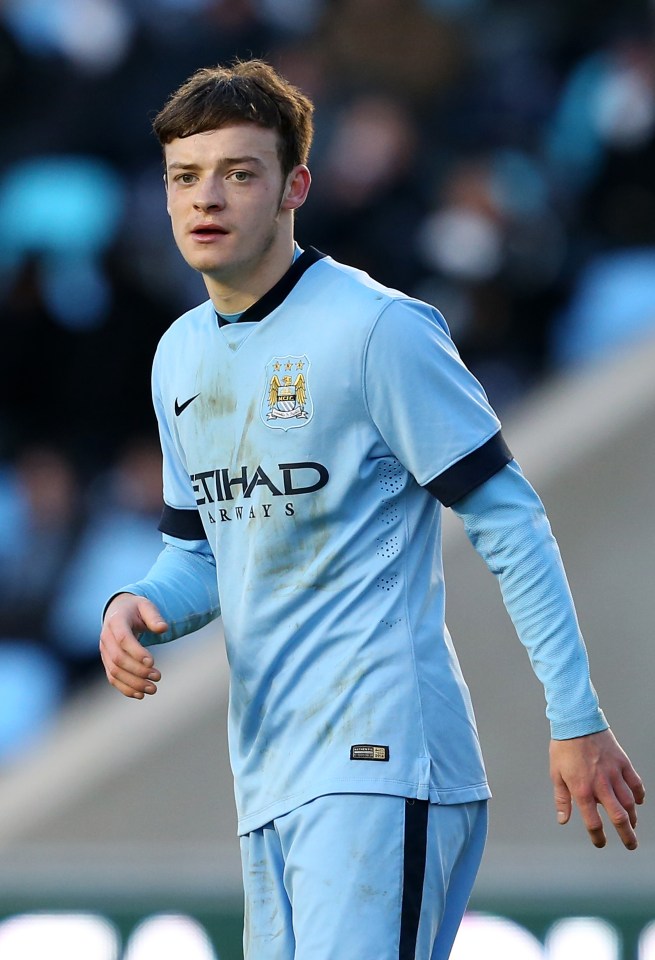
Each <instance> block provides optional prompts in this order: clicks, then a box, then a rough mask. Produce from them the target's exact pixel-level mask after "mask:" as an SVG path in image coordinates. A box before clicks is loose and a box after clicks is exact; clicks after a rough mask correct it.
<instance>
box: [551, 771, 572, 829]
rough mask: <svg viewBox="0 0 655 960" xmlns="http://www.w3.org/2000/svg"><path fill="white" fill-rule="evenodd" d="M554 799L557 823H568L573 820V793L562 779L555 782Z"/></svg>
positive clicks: (559, 778)
mask: <svg viewBox="0 0 655 960" xmlns="http://www.w3.org/2000/svg"><path fill="white" fill-rule="evenodd" d="M554 797H555V811H556V813H557V822H558V823H561V824H565V823H568V822H569V820H570V819H571V793H570V791H569V788H568V787H567V786H566V784H565V783H564V781H563V780H562V778H561V777H557V779H556V780H555V781H554Z"/></svg>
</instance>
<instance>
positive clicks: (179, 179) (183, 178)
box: [173, 173, 196, 185]
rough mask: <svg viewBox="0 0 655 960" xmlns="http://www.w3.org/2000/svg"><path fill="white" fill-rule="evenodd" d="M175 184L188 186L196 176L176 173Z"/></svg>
mask: <svg viewBox="0 0 655 960" xmlns="http://www.w3.org/2000/svg"><path fill="white" fill-rule="evenodd" d="M173 179H174V180H175V183H182V184H185V185H186V184H189V183H194V182H195V180H196V175H195V174H194V173H178V174H177V175H176V176H175V177H174V178H173Z"/></svg>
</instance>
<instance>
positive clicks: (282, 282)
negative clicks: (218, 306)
mask: <svg viewBox="0 0 655 960" xmlns="http://www.w3.org/2000/svg"><path fill="white" fill-rule="evenodd" d="M324 256H325V254H324V253H321V252H320V250H316V249H315V248H314V247H307V249H306V250H304V251H303V253H301V254H300V256H299V257H297V258H296V259H295V260H294V261H293V263H292V264H291V266H290V267H289V269H288V270H287V272H286V273H285V274H284V276H282V277H280V279H279V280H278V282H277V283H276V284H275V285H274V286H272V287H271V289H270V290H267V291H266V293H265V294H264V296H263V297H260V298H259V300H256V301H255V302H254V303H253V304H252V305H251V306H250V307H248V309H247V310H244V311H243V313H242V314H241V316H240V317H239V319H238V320H235V321H234V322H235V323H257V322H258V321H259V320H263V319H264V317H267V316H268V315H269V313H272V312H273V310H275V309H276V308H277V307H279V306H280V304H281V303H282V302H283V301H284V300H286V298H287V297H288V296H289V294H290V293H291V291H292V290H293V288H294V287H295V285H296V284H297V283H298V281H299V280H300V278H301V277H302V275H303V274H304V272H305V271H306V270H308V269H309V267H311V266H312V264H314V263H316V262H317V261H318V260H322V259H323V257H324ZM216 319H217V320H218V325H219V327H225V326H228V325H229V323H230V321H229V320H226V319H225V317H222V316H221V315H220V313H216Z"/></svg>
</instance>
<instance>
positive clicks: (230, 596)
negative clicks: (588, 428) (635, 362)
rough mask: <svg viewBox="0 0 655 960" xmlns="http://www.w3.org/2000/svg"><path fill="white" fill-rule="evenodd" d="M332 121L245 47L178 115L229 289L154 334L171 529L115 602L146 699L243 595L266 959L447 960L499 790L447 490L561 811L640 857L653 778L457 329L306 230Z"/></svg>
mask: <svg viewBox="0 0 655 960" xmlns="http://www.w3.org/2000/svg"><path fill="white" fill-rule="evenodd" d="M311 116H312V105H311V103H310V102H309V101H308V100H307V99H306V98H305V97H304V96H303V95H302V94H301V93H300V92H299V91H298V90H296V89H295V88H293V87H291V86H290V85H289V84H288V83H286V82H285V81H284V80H283V79H282V78H280V77H279V76H278V75H277V74H276V73H275V72H274V71H273V70H272V69H271V68H270V67H269V66H267V65H265V64H263V63H261V62H259V61H250V62H246V63H237V64H236V65H235V66H233V67H230V68H216V69H207V70H200V71H199V72H197V73H196V74H195V75H194V76H193V77H191V79H190V80H188V81H187V83H186V84H184V85H183V86H182V87H181V88H180V89H179V90H178V91H177V92H176V93H175V94H174V95H173V96H172V98H171V99H170V100H169V102H168V103H167V104H166V106H165V107H164V109H163V110H162V111H161V113H160V114H159V115H158V117H157V118H156V120H155V123H154V128H155V131H156V133H157V135H158V137H159V139H160V142H161V143H162V146H163V150H164V157H165V167H166V174H165V182H166V192H167V197H168V211H169V213H170V216H171V221H172V226H173V233H174V235H175V239H176V242H177V244H178V246H179V248H180V251H181V252H182V255H183V256H184V258H185V259H186V260H187V262H188V263H189V264H190V266H191V267H193V268H194V269H196V270H198V271H200V273H201V274H202V275H203V277H204V280H205V283H206V285H207V290H208V292H209V297H210V299H209V300H208V301H207V302H206V303H204V304H201V305H200V306H199V307H196V308H195V309H194V310H191V311H190V312H189V313H187V314H185V315H184V316H183V317H181V318H180V319H179V320H177V321H176V322H175V323H174V324H173V325H172V326H171V328H170V329H169V330H168V331H167V333H166V334H165V335H164V337H163V338H162V341H161V344H160V346H159V349H158V351H157V355H156V358H155V363H154V371H153V392H154V403H155V408H156V412H157V417H158V421H159V428H160V433H161V442H162V448H163V455H164V501H165V506H164V512H163V517H162V522H161V526H160V529H161V530H162V531H163V537H164V541H165V547H164V550H163V552H162V554H161V555H160V557H159V559H158V561H157V562H156V564H155V566H154V567H153V569H152V570H151V571H150V572H149V574H148V575H147V576H146V578H145V579H144V580H142V581H140V582H139V583H136V584H130V585H127V586H124V587H123V588H122V589H121V590H120V592H119V593H118V594H117V595H115V596H114V597H113V598H112V599H111V601H110V603H109V604H108V607H107V610H106V613H105V618H104V625H103V629H102V634H101V651H102V658H103V661H104V664H105V668H106V671H107V676H108V678H109V682H110V683H111V684H113V685H114V686H115V687H116V688H117V689H118V690H119V691H120V692H121V693H123V694H124V695H125V696H128V697H135V698H137V699H142V698H143V697H144V696H145V695H146V694H153V693H155V691H156V689H157V687H156V685H157V682H158V680H159V679H160V673H159V671H158V670H157V669H156V667H155V665H154V661H153V658H152V656H151V654H150V653H149V652H148V650H147V647H148V646H149V645H151V644H154V643H158V642H165V641H168V640H172V639H174V638H175V637H177V636H180V635H182V634H184V633H188V632H190V631H192V630H195V629H197V628H198V627H200V626H201V625H202V624H204V623H206V622H208V621H209V620H211V619H213V618H215V617H216V616H218V615H219V609H220V612H221V613H222V616H223V622H224V628H225V637H226V642H227V648H228V656H229V661H230V671H231V687H230V715H229V742H230V752H231V761H232V766H233V770H234V775H235V785H236V798H237V808H238V814H239V833H240V836H241V844H242V857H243V872H244V884H245V903H246V927H245V934H244V941H245V953H246V957H248V958H249V960H269V958H270V960H272V958H276V960H292V958H295V960H328V958H335V957H338V958H340V960H342V958H344V957H347V958H353V960H354V958H357V960H387V958H388V960H392V958H393V960H397V958H401V960H405V958H410V957H411V958H415V957H416V958H421V960H429V958H433V960H443V958H446V957H448V955H449V953H450V949H451V946H452V942H453V939H454V937H455V933H456V931H457V927H458V925H459V922H460V919H461V916H462V914H463V911H464V909H465V906H466V903H467V900H468V897H469V893H470V890H471V887H472V885H473V881H474V878H475V874H476V871H477V868H478V865H479V860H480V857H481V854H482V848H483V845H484V838H485V833H486V804H487V798H488V797H489V789H488V786H487V782H486V778H485V773H484V768H483V765H482V760H481V757H480V751H479V745H478V739H477V734H476V730H475V723H474V719H473V714H472V710H471V704H470V700H469V695H468V691H467V689H466V686H465V684H464V681H463V679H462V676H461V674H460V670H459V666H458V663H457V659H456V656H455V653H454V650H453V647H452V644H451V641H450V637H449V635H448V632H447V630H446V627H445V624H444V588H443V574H442V565H441V549H440V512H441V505H442V504H444V505H446V506H451V507H452V508H453V509H454V510H455V511H456V512H457V513H458V515H459V516H460V517H461V518H462V520H463V522H464V524H465V526H466V529H467V532H468V534H469V537H470V538H471V540H472V542H473V544H474V546H475V547H476V549H477V550H478V551H479V553H480V554H481V555H482V556H483V558H484V559H485V560H486V562H487V563H488V565H489V567H490V568H491V569H492V570H493V572H494V573H495V574H496V575H497V576H498V579H499V581H500V586H501V590H502V593H503V598H504V601H505V604H506V606H507V608H508V610H509V612H510V615H511V616H512V619H513V622H514V624H515V626H516V628H517V631H518V633H519V636H520V638H521V640H522V642H523V643H524V645H525V646H526V648H527V650H528V653H529V655H530V657H531V660H532V663H533V666H534V669H535V671H536V673H537V675H538V677H539V678H540V680H541V681H542V682H543V684H544V687H545V692H546V698H547V703H548V710H547V712H548V716H549V719H550V722H551V729H552V736H553V740H552V746H551V772H552V778H553V782H554V787H555V805H556V809H557V815H558V819H559V820H560V822H561V823H565V822H566V821H567V820H568V819H569V816H570V813H571V802H572V798H573V799H574V800H575V801H576V802H577V803H578V805H579V807H580V810H581V813H582V816H583V819H584V821H585V824H586V827H587V829H588V831H589V834H590V837H591V840H592V842H593V843H594V844H595V845H596V846H599V847H600V846H603V845H604V844H605V835H604V831H603V825H602V821H601V818H600V816H599V813H598V805H599V804H600V805H602V806H603V807H604V808H605V810H606V811H607V814H608V816H609V818H610V820H611V821H612V823H613V825H614V826H615V828H616V830H617V831H618V833H619V836H620V838H621V840H622V841H623V843H624V844H625V846H626V847H628V848H629V849H634V848H635V847H636V845H637V840H636V836H635V832H634V828H635V824H636V814H635V804H636V803H637V804H638V803H641V802H642V801H643V798H644V789H643V786H642V784H641V781H640V779H639V777H638V775H637V774H636V772H635V770H634V769H633V767H632V765H631V764H630V761H629V760H628V758H627V757H626V755H625V754H624V752H623V751H622V750H621V748H620V747H619V745H618V744H617V742H616V740H615V739H614V737H613V736H612V734H611V732H610V731H609V729H608V727H607V723H606V721H605V719H604V717H603V714H602V713H601V711H600V709H599V706H598V702H597V698H596V694H595V692H594V690H593V687H592V685H591V682H590V679H589V672H588V664H587V658H586V652H585V648H584V644H583V641H582V638H581V636H580V633H579V629H578V625H577V622H576V616H575V612H574V608H573V604H572V600H571V597H570V594H569V591H568V587H567V583H566V578H565V574H564V572H563V569H562V565H561V561H560V557H559V553H558V550H557V546H556V544H555V542H554V540H553V538H552V535H551V533H550V529H549V526H548V522H547V520H546V517H545V515H544V512H543V508H542V505H541V503H540V501H539V499H538V498H537V496H536V494H535V493H534V491H533V489H532V488H531V486H530V485H529V484H528V483H527V481H526V480H525V479H524V477H523V476H522V474H521V471H520V469H519V467H518V466H517V464H516V462H515V461H514V460H513V459H512V456H511V454H510V452H509V451H508V449H507V447H506V445H505V443H504V441H503V439H502V436H501V434H500V424H499V422H498V420H497V418H496V416H495V414H494V412H493V411H492V410H491V408H490V407H489V405H488V403H487V400H486V397H485V395H484V393H483V390H482V388H481V387H480V385H479V384H478V383H477V381H476V380H475V379H474V378H473V377H472V376H471V374H470V373H469V372H468V370H467V369H466V368H465V367H464V366H463V364H462V363H461V361H460V359H459V357H458V355H457V352H456V350H455V347H454V346H453V344H452V341H451V340H450V338H449V335H448V331H447V328H446V325H445V322H444V320H443V318H442V317H441V316H440V315H439V313H438V312H437V311H436V310H434V309H433V308H432V307H429V306H428V305H426V304H424V303H420V302H418V301H416V300H413V299H412V298H410V297H407V296H404V295H403V294H402V293H399V292H398V291H395V290H389V289H387V288H385V287H383V286H381V285H380V284H379V283H377V282H375V281H373V280H371V279H370V278H369V277H368V276H366V275H365V274H363V273H361V272H360V271H358V270H355V269H352V268H350V267H346V266H343V265H341V264H338V263H335V262H334V261H333V260H331V259H330V258H329V257H325V256H324V255H323V254H321V253H319V252H318V251H316V250H313V249H311V248H310V249H308V250H305V251H304V252H302V251H300V250H299V249H298V247H297V246H295V244H294V238H293V222H294V213H295V211H296V210H297V209H298V208H299V207H300V206H301V205H302V204H303V203H304V201H305V199H306V197H307V193H308V190H309V185H310V174H309V170H308V169H307V166H306V161H307V156H308V152H309V147H310V142H311V135H312V124H311ZM389 229H393V224H391V223H390V224H389ZM217 571H218V576H217V574H216V572H217ZM219 596H220V603H219Z"/></svg>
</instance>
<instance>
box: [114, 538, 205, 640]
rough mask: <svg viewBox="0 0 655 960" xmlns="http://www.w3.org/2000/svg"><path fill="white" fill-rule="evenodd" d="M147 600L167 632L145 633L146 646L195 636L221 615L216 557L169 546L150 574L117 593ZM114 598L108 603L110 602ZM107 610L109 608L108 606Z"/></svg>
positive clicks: (200, 551)
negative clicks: (161, 619) (162, 619)
mask: <svg viewBox="0 0 655 960" xmlns="http://www.w3.org/2000/svg"><path fill="white" fill-rule="evenodd" d="M119 593H133V594H135V595H136V596H139V597H147V599H148V600H151V601H152V603H154V604H155V606H156V607H157V609H158V610H159V612H160V613H161V615H162V616H163V618H164V620H166V622H167V623H168V630H167V631H166V633H161V634H158V633H149V632H148V633H144V634H143V635H142V636H141V642H142V643H143V644H145V645H146V646H152V645H153V644H156V643H168V642H169V641H171V640H176V639H177V638H178V637H183V636H185V635H186V634H187V633H193V632H194V631H195V630H199V629H200V628H201V627H204V626H205V624H207V623H210V622H211V621H212V620H215V619H216V618H217V617H218V616H219V615H220V612H221V611H220V604H219V600H218V582H217V579H216V562H215V560H214V555H213V554H212V552H211V550H209V547H208V546H207V548H206V549H201V550H199V549H196V550H189V549H186V548H185V547H182V546H179V545H176V544H174V543H171V542H168V543H166V545H165V547H164V549H163V550H162V552H161V553H160V554H159V556H158V558H157V560H156V561H155V563H154V564H153V566H152V567H151V568H150V570H149V572H148V574H147V575H146V576H145V577H144V578H143V579H142V580H138V581H137V582H136V583H130V584H127V585H126V586H124V587H122V588H121V589H120V590H117V591H116V593H115V594H114V595H113V596H116V595H117V594H119ZM111 599H112V598H110V600H109V601H107V602H108V603H109V602H111ZM105 609H106V606H105Z"/></svg>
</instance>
